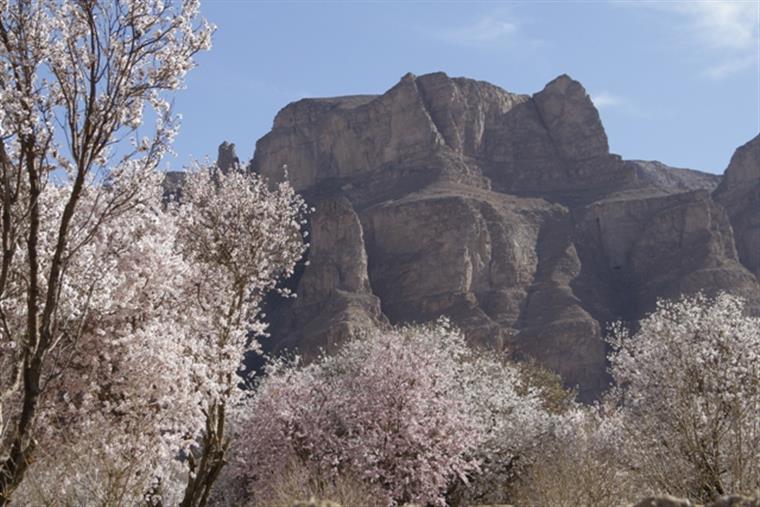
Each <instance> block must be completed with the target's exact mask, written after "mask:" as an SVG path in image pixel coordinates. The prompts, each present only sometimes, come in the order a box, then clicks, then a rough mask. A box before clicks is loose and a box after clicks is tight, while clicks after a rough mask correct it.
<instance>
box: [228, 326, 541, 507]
mask: <svg viewBox="0 0 760 507" xmlns="http://www.w3.org/2000/svg"><path fill="white" fill-rule="evenodd" d="M517 388H518V372H517V371H516V369H515V368H514V367H512V366H509V365H507V364H504V363H500V362H498V361H495V360H489V359H488V358H487V356H485V355H480V354H475V353H473V351H472V350H470V349H469V348H468V347H467V345H466V344H465V341H464V338H463V336H462V334H461V333H460V332H459V331H458V330H455V329H453V328H452V327H451V326H450V325H449V324H448V323H446V322H445V321H444V322H441V323H439V324H437V325H429V326H423V327H405V328H400V329H395V330H388V331H376V332H371V333H368V334H367V335H366V336H363V337H359V338H357V339H355V340H353V341H350V342H348V343H347V344H345V345H344V346H343V347H342V348H341V349H340V350H339V351H338V352H337V353H336V354H335V355H333V356H327V357H323V358H322V359H321V360H319V361H318V362H316V363H313V364H311V365H308V366H298V365H297V364H295V365H294V364H292V363H288V362H284V361H276V362H274V363H273V364H271V365H270V367H269V371H268V376H267V377H266V378H265V380H263V382H262V383H261V385H260V386H259V388H258V391H257V393H256V396H255V397H254V399H253V401H252V403H251V406H250V407H249V409H248V415H247V416H243V419H242V421H241V423H240V424H239V427H238V432H239V439H238V449H237V452H236V455H235V456H236V458H235V461H234V464H233V469H231V470H230V473H231V474H232V475H233V476H234V477H235V481H237V482H238V483H239V484H243V485H244V489H245V490H246V491H244V492H243V496H244V498H246V499H247V500H248V501H249V502H251V503H252V505H270V503H269V502H270V498H269V497H268V493H269V489H271V488H274V487H275V486H276V485H277V482H278V481H279V480H280V478H281V477H283V476H286V475H287V469H288V467H289V466H291V465H292V464H293V463H297V464H308V465H309V466H312V467H316V468H318V469H319V470H320V471H321V473H322V476H323V477H324V478H325V480H331V478H334V477H336V476H339V475H350V476H353V477H357V478H358V479H359V480H361V481H363V482H365V483H367V484H370V485H371V486H372V487H374V488H375V490H376V499H381V500H382V502H383V503H384V504H388V505H396V504H403V503H406V502H414V503H420V504H435V505H445V502H446V499H445V494H446V492H447V489H448V488H449V487H450V486H451V485H452V484H454V483H456V482H458V481H462V482H468V481H469V480H470V478H471V477H472V476H474V475H477V474H478V473H480V472H481V471H485V470H481V466H483V467H486V468H489V467H491V466H492V465H493V464H494V463H493V462H494V461H496V460H497V459H501V460H504V461H510V460H511V459H512V458H514V456H515V455H517V454H519V453H520V452H521V451H522V450H523V449H524V448H525V446H526V445H528V443H529V442H530V440H531V439H532V438H534V437H535V436H536V434H537V433H540V432H541V431H542V430H546V428H547V427H548V425H549V424H550V417H549V416H548V415H547V414H546V412H544V411H543V409H542V407H541V402H540V399H539V398H538V395H537V393H536V392H534V391H532V390H528V391H527V392H523V393H518V389H517ZM496 454H499V457H498V458H497V457H496V456H495V455H496ZM486 455H488V456H490V457H491V460H492V461H491V462H489V463H486V462H485V461H484V457H485V456H486ZM489 470H490V468H489ZM242 501H243V500H242V499H239V500H238V502H242Z"/></svg>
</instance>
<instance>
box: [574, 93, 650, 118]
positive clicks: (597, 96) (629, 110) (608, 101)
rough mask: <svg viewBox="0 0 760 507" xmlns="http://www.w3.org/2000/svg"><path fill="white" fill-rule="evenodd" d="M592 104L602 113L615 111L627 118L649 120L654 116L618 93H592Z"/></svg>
mask: <svg viewBox="0 0 760 507" xmlns="http://www.w3.org/2000/svg"><path fill="white" fill-rule="evenodd" d="M589 95H590V96H591V102H593V103H594V106H596V108H597V109H598V110H600V111H603V110H606V111H611V110H614V111H616V112H618V113H622V114H624V115H626V116H635V117H639V118H647V117H651V116H652V112H651V111H649V110H647V109H646V108H642V107H640V106H639V105H638V104H636V103H635V102H634V101H633V100H631V99H629V98H628V97H623V96H622V95H618V94H616V93H612V92H610V91H607V90H602V91H600V92H598V93H591V94H589Z"/></svg>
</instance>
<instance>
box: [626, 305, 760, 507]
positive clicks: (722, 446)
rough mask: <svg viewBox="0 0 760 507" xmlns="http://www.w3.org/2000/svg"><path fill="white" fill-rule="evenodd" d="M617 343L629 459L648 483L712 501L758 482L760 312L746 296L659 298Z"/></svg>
mask: <svg viewBox="0 0 760 507" xmlns="http://www.w3.org/2000/svg"><path fill="white" fill-rule="evenodd" d="M612 344H613V346H614V347H615V352H614V353H613V354H612V356H611V363H612V368H611V373H612V376H613V378H614V380H615V382H616V384H617V386H618V387H617V389H616V390H615V391H614V392H613V394H612V399H613V400H614V401H615V402H616V403H617V405H618V406H619V407H620V411H621V416H622V424H621V427H622V430H623V433H624V435H625V440H626V442H627V444H628V445H625V446H624V449H625V450H626V451H627V456H626V458H627V460H628V465H629V467H630V468H631V469H632V470H634V471H635V472H636V474H637V475H639V476H641V477H642V479H643V480H644V482H645V483H646V484H647V485H648V487H649V488H651V489H653V490H659V491H667V492H669V493H672V494H676V495H681V496H685V497H691V498H695V499H702V500H709V499H713V498H715V497H718V496H721V495H724V494H729V493H742V492H745V493H752V492H753V491H755V490H756V489H757V488H758V487H760V417H758V414H760V319H758V318H756V317H750V316H747V315H745V313H744V302H743V301H742V300H741V299H739V298H736V297H734V296H730V295H727V294H722V295H719V296H717V297H716V298H714V299H710V298H708V297H706V296H704V295H697V296H693V297H688V298H684V299H682V300H680V301H677V302H665V301H663V302H660V303H658V305H657V309H656V311H655V312H654V313H652V314H651V315H650V316H648V317H646V318H645V319H643V320H642V321H641V322H640V329H639V330H638V331H637V332H636V333H635V334H633V335H631V334H630V333H629V332H628V331H627V330H626V329H624V328H623V327H621V326H617V327H616V328H615V329H614V333H613V337H612Z"/></svg>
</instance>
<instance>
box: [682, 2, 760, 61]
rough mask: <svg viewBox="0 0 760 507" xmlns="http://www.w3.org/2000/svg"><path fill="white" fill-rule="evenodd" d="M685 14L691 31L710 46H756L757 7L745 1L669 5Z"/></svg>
mask: <svg viewBox="0 0 760 507" xmlns="http://www.w3.org/2000/svg"><path fill="white" fill-rule="evenodd" d="M669 5H671V8H672V9H673V10H675V11H677V12H681V13H682V14H683V15H685V16H686V17H687V18H688V19H689V21H690V25H691V31H692V32H693V35H694V36H696V37H697V38H698V39H699V40H700V41H702V42H703V43H704V44H705V45H707V46H709V47H712V48H714V49H728V50H754V49H756V48H757V37H758V9H759V8H760V4H758V3H757V2H748V1H746V0H745V1H725V0H724V1H717V0H716V1H702V2H679V3H673V4H669Z"/></svg>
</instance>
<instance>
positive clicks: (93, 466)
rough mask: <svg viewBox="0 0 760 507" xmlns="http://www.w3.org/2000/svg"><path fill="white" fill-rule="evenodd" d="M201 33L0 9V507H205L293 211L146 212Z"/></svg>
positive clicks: (180, 20)
mask: <svg viewBox="0 0 760 507" xmlns="http://www.w3.org/2000/svg"><path fill="white" fill-rule="evenodd" d="M212 31H213V27H211V26H210V25H209V24H208V23H206V22H205V20H203V19H202V18H200V16H199V4H198V1H197V0H177V1H172V0H114V1H105V0H0V203H2V210H1V211H2V214H1V216H0V232H1V233H2V264H1V265H0V506H2V505H6V504H7V503H8V502H9V501H10V500H11V498H12V495H14V494H15V493H14V492H16V493H17V494H18V495H17V496H18V498H19V499H20V500H19V501H21V502H22V503H27V504H33V505H34V504H43V505H44V504H49V505H71V504H101V505H136V504H138V503H142V502H146V503H148V504H158V503H163V504H164V505H173V504H180V503H181V504H183V505H187V506H190V505H192V506H195V505H204V504H205V502H206V499H207V497H208V492H209V489H210V487H211V485H212V484H213V480H214V478H215V475H216V474H217V473H218V470H219V468H220V467H221V466H222V464H223V462H224V455H225V452H226V448H227V445H228V443H227V440H226V438H225V436H224V429H223V426H224V420H225V416H224V413H225V410H226V404H227V403H228V400H234V398H235V396H236V395H237V394H236V389H235V387H236V378H235V371H236V369H237V368H238V366H239V363H240V359H241V357H242V354H243V351H244V349H245V346H246V345H247V341H246V333H248V332H260V331H261V330H262V329H263V324H262V323H261V322H260V321H259V320H258V317H257V314H258V309H259V305H260V303H261V298H262V297H263V294H264V293H265V292H266V291H267V290H269V289H272V288H273V287H274V286H275V284H276V280H277V279H278V277H279V276H281V275H284V276H287V275H288V274H289V273H291V272H292V269H293V265H294V263H295V260H296V259H297V258H298V257H299V256H300V255H301V254H302V253H303V249H304V244H303V241H302V238H301V235H300V229H301V225H302V224H301V222H300V218H299V216H300V213H301V212H302V211H303V203H302V201H301V200H300V199H299V198H297V197H296V196H295V195H294V194H293V192H292V190H290V189H289V187H288V186H287V185H283V186H281V187H280V188H279V189H275V190H271V191H270V190H268V189H267V188H266V185H265V184H264V182H262V181H260V180H258V179H257V178H256V177H255V176H252V175H243V174H239V173H235V174H232V175H221V174H217V175H215V176H214V177H212V176H211V173H209V172H208V171H196V172H195V173H193V174H191V175H189V176H188V178H187V183H186V188H185V189H184V193H183V195H185V196H186V205H185V206H180V207H178V208H177V207H175V206H170V207H169V209H167V208H166V207H165V206H164V203H163V201H162V189H161V176H160V175H159V174H158V173H157V172H156V170H155V169H156V166H157V164H158V163H159V161H160V160H161V158H162V156H163V155H164V154H166V153H167V151H168V150H169V149H170V144H171V141H172V139H173V137H174V135H175V134H176V131H177V126H178V123H177V118H176V117H175V116H174V115H173V114H172V112H171V109H170V107H169V104H170V102H169V99H170V93H171V92H173V91H174V90H177V89H178V88H180V87H181V85H182V82H183V79H184V76H185V75H186V73H187V72H188V71H189V70H190V69H191V68H192V67H193V65H194V64H193V57H194V55H195V54H196V53H197V52H198V51H201V50H204V49H208V48H209V47H210V38H211V33H212ZM147 109H150V110H151V111H152V112H150V113H145V112H146V110H147ZM144 117H145V118H146V120H144V119H143V118H144ZM248 345H251V344H248ZM252 345H254V346H255V341H253V342H252ZM181 452H184V453H185V455H186V456H189V459H187V460H185V462H181V461H179V460H178V459H177V457H178V456H179V455H180V453H181ZM187 466H189V467H190V471H189V473H187V471H186V470H185V469H186V467H187ZM25 479H26V480H25ZM14 498H15V496H14Z"/></svg>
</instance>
